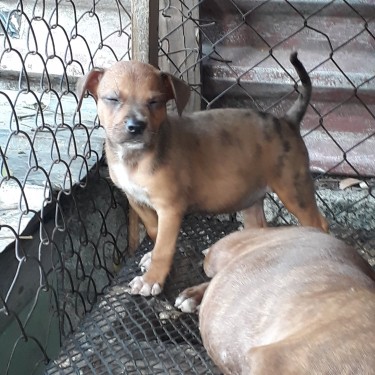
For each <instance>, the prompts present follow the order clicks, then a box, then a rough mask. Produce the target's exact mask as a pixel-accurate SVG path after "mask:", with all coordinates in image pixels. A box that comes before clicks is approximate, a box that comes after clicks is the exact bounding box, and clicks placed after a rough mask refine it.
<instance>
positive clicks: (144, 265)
mask: <svg viewBox="0 0 375 375" xmlns="http://www.w3.org/2000/svg"><path fill="white" fill-rule="evenodd" d="M151 257H152V251H149V252H148V253H146V254H145V255H143V257H142V259H141V260H140V262H139V267H140V269H141V271H142V272H146V271H148V269H149V268H150V266H151Z"/></svg>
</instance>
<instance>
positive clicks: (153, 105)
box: [148, 99, 160, 109]
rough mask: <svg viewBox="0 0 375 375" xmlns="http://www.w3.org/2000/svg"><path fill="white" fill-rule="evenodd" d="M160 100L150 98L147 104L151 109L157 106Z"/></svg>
mask: <svg viewBox="0 0 375 375" xmlns="http://www.w3.org/2000/svg"><path fill="white" fill-rule="evenodd" d="M159 104H160V102H159V101H158V100H155V99H152V100H150V101H149V102H148V106H149V107H150V108H151V109H154V108H157V107H158V106H159Z"/></svg>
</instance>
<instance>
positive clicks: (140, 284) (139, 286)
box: [129, 276, 162, 297]
mask: <svg viewBox="0 0 375 375" xmlns="http://www.w3.org/2000/svg"><path fill="white" fill-rule="evenodd" d="M129 287H130V291H129V293H130V294H140V295H141V296H145V297H148V296H156V295H158V294H160V293H161V291H162V287H161V286H160V284H159V283H154V284H149V283H147V282H146V281H145V280H144V278H143V276H136V277H135V278H134V279H133V280H132V281H131V282H130V283H129Z"/></svg>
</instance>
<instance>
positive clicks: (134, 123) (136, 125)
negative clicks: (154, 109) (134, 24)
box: [125, 118, 146, 135]
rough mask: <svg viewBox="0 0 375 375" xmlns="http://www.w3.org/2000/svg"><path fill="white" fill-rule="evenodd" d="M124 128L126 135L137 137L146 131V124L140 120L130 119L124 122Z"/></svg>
mask: <svg viewBox="0 0 375 375" xmlns="http://www.w3.org/2000/svg"><path fill="white" fill-rule="evenodd" d="M125 128H126V131H127V132H128V133H130V134H133V135H138V134H142V133H143V131H144V130H145V129H146V123H145V122H144V121H142V120H137V119H135V118H130V119H128V120H127V121H126V124H125Z"/></svg>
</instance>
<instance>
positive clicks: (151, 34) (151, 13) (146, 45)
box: [128, 0, 159, 254]
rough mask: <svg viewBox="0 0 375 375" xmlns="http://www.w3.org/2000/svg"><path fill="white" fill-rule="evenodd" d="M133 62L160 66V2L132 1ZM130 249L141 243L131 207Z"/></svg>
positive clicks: (134, 214) (154, 0)
mask: <svg viewBox="0 0 375 375" xmlns="http://www.w3.org/2000/svg"><path fill="white" fill-rule="evenodd" d="M131 14H132V33H131V35H132V43H131V45H132V51H131V55H132V60H137V61H142V62H145V63H149V64H152V65H154V66H155V67H157V66H158V24H159V0H131ZM128 217H129V224H128V248H129V253H130V254H133V253H134V251H135V250H136V249H137V247H138V246H139V243H140V230H139V217H138V215H137V213H136V212H135V211H134V210H133V209H132V208H131V206H130V205H129V211H128Z"/></svg>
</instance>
